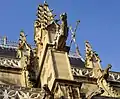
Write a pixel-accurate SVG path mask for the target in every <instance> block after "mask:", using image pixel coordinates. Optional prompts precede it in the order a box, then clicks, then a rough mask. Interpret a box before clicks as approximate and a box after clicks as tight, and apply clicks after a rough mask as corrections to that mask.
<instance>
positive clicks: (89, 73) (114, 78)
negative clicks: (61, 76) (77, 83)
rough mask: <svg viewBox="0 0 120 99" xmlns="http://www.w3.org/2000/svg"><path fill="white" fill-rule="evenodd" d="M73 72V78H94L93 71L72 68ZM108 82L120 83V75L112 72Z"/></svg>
mask: <svg viewBox="0 0 120 99" xmlns="http://www.w3.org/2000/svg"><path fill="white" fill-rule="evenodd" d="M71 70H72V74H73V76H79V77H88V76H89V77H91V78H92V77H93V76H94V75H93V73H92V69H87V68H76V67H72V68H71ZM108 80H109V81H115V82H120V73H119V72H112V71H110V73H109V78H108Z"/></svg>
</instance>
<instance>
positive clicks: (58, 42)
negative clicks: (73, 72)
mask: <svg viewBox="0 0 120 99" xmlns="http://www.w3.org/2000/svg"><path fill="white" fill-rule="evenodd" d="M60 20H61V25H60V30H59V31H58V33H57V34H56V39H55V46H56V49H63V48H64V46H65V45H66V40H67V37H68V26H67V14H66V13H63V14H61V15H60Z"/></svg>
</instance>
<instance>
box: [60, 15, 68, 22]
mask: <svg viewBox="0 0 120 99" xmlns="http://www.w3.org/2000/svg"><path fill="white" fill-rule="evenodd" d="M60 19H61V20H62V21H65V20H67V13H63V14H61V15H60Z"/></svg>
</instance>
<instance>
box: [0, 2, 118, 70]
mask: <svg viewBox="0 0 120 99" xmlns="http://www.w3.org/2000/svg"><path fill="white" fill-rule="evenodd" d="M43 2H44V1H43V0H1V2H0V36H4V35H6V36H7V37H8V39H9V40H16V41H17V40H18V38H19V32H20V30H21V29H23V30H24V31H25V33H26V34H27V35H28V41H29V42H30V43H32V42H33V30H34V28H33V23H34V20H35V19H36V16H35V15H36V10H37V6H38V4H40V3H43ZM47 2H48V4H49V6H50V8H51V9H54V13H55V14H57V17H59V15H60V14H61V13H63V12H67V14H68V24H69V25H72V26H73V27H75V22H76V20H78V19H80V20H81V23H80V25H79V28H78V30H77V43H78V45H79V48H80V51H81V53H82V55H83V56H84V48H85V47H84V41H85V40H88V41H90V43H91V45H92V46H93V49H94V50H96V51H97V53H98V54H99V56H100V58H101V60H102V66H103V68H105V67H106V66H107V64H108V63H111V64H112V65H113V67H112V70H114V71H120V65H119V62H120V58H119V57H120V44H119V43H120V0H47Z"/></svg>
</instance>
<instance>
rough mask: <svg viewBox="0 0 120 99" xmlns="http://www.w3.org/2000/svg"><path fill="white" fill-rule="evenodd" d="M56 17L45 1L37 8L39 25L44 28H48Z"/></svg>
mask: <svg viewBox="0 0 120 99" xmlns="http://www.w3.org/2000/svg"><path fill="white" fill-rule="evenodd" d="M53 19H54V15H53V14H52V10H50V9H49V5H48V4H47V2H46V1H45V2H44V4H43V5H41V4H40V5H39V6H38V10H37V20H36V23H37V26H40V27H42V28H46V27H47V26H48V25H49V24H50V23H51V22H52V21H53Z"/></svg>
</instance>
